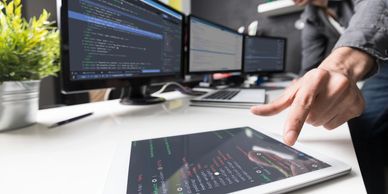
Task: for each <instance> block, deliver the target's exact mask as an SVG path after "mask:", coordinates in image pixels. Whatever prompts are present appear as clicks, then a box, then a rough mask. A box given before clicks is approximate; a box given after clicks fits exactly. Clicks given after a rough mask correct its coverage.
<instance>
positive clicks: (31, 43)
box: [0, 0, 59, 131]
mask: <svg viewBox="0 0 388 194" xmlns="http://www.w3.org/2000/svg"><path fill="white" fill-rule="evenodd" d="M49 17H50V14H49V13H48V12H47V11H46V10H43V12H42V14H41V15H40V17H39V18H36V17H33V18H31V19H30V20H29V21H27V20H26V19H24V18H23V17H22V5H21V0H13V1H7V0H2V1H0V131H3V130H9V129H15V128H21V127H25V126H28V125H31V124H33V123H35V122H36V116H37V111H38V104H39V100H38V97H39V85H40V80H41V79H42V78H44V77H46V76H49V75H56V72H58V70H59V32H58V30H57V28H56V27H53V25H52V24H53V23H52V22H49V21H48V19H49Z"/></svg>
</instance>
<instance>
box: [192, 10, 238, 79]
mask: <svg viewBox="0 0 388 194" xmlns="http://www.w3.org/2000/svg"><path fill="white" fill-rule="evenodd" d="M192 18H195V19H198V20H201V21H203V22H204V23H208V24H209V25H213V26H216V27H219V28H222V29H224V30H226V31H229V32H232V33H235V34H237V35H241V36H242V46H244V36H243V35H242V34H240V33H238V32H237V31H236V30H233V29H231V28H228V27H226V26H223V25H221V24H217V23H214V22H211V21H209V20H207V19H204V18H202V17H198V16H195V15H192V14H191V15H189V16H188V17H187V32H186V34H187V59H186V60H187V67H186V69H185V71H186V72H185V73H186V74H187V75H199V74H213V73H236V72H237V73H240V72H242V70H243V62H242V61H241V68H240V69H236V70H215V71H191V70H190V66H191V65H190V57H191V56H190V55H191V54H190V53H191V52H190V48H191V47H190V46H191V19H192ZM243 50H244V49H243ZM243 50H242V51H241V56H242V57H243V56H244V51H243Z"/></svg>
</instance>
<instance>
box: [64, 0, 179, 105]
mask: <svg viewBox="0 0 388 194" xmlns="http://www.w3.org/2000/svg"><path fill="white" fill-rule="evenodd" d="M61 3H62V5H61V36H62V49H61V53H62V74H61V78H62V79H61V80H62V88H63V90H64V91H65V92H79V91H85V90H92V89H100V88H112V87H114V88H123V92H122V99H121V102H122V103H123V104H152V103H159V102H162V101H163V99H160V98H154V97H151V96H150V95H149V94H148V93H147V89H146V87H147V85H149V84H150V82H154V81H155V80H157V81H159V79H164V78H171V79H172V78H180V77H181V76H182V68H183V67H182V61H183V19H184V15H183V14H181V13H179V12H177V11H175V10H173V9H171V8H169V7H168V6H166V5H164V4H162V3H159V2H157V1H153V0H115V1H108V0H71V1H69V0H61Z"/></svg>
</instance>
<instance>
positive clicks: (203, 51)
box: [188, 16, 243, 73]
mask: <svg viewBox="0 0 388 194" xmlns="http://www.w3.org/2000/svg"><path fill="white" fill-rule="evenodd" d="M189 34H190V35H189V67H188V73H222V72H240V71H241V69H242V49H243V36H242V35H241V34H238V33H237V32H236V31H234V30H231V29H228V28H226V27H223V26H221V25H217V24H214V23H211V22H209V21H207V20H204V19H201V18H198V17H194V16H190V17H189Z"/></svg>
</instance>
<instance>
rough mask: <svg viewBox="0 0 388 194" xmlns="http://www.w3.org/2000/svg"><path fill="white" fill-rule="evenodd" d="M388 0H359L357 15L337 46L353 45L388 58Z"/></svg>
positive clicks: (385, 58) (374, 54)
mask: <svg viewBox="0 0 388 194" xmlns="http://www.w3.org/2000/svg"><path fill="white" fill-rule="evenodd" d="M387 5H388V0H358V1H356V5H355V9H356V10H355V11H356V12H355V15H354V16H353V18H352V20H351V21H350V24H349V27H348V28H347V29H346V31H345V33H344V34H342V36H341V38H340V39H339V41H338V42H337V45H336V46H335V48H339V47H353V48H358V49H360V50H363V51H365V52H367V53H369V54H370V55H372V56H374V57H376V59H378V60H384V61H386V60H388V9H387Z"/></svg>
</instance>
